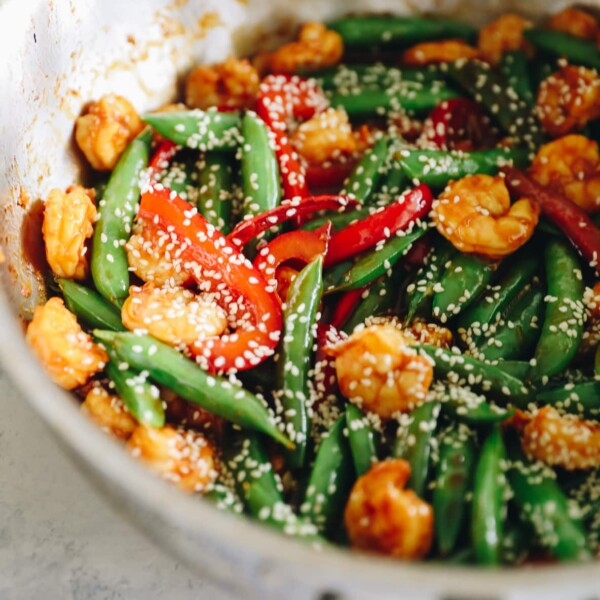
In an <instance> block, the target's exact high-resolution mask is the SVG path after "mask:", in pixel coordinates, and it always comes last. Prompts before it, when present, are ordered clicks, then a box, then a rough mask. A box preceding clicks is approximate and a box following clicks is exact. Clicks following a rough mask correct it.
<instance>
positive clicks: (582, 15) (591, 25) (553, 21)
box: [546, 6, 600, 41]
mask: <svg viewBox="0 0 600 600" xmlns="http://www.w3.org/2000/svg"><path fill="white" fill-rule="evenodd" d="M546 27H547V28H548V29H554V30H555V31H564V32H565V33H570V34H571V35H575V36H577V37H582V38H586V39H588V40H593V41H596V38H597V37H598V34H599V33H600V27H598V21H597V20H596V18H595V17H594V16H593V15H591V14H590V13H588V12H585V11H583V10H580V9H578V8H573V7H572V6H571V7H569V8H565V9H564V10H561V11H560V12H558V13H556V14H555V15H552V16H551V17H550V19H548V23H547V24H546Z"/></svg>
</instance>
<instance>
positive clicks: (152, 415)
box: [106, 357, 165, 427]
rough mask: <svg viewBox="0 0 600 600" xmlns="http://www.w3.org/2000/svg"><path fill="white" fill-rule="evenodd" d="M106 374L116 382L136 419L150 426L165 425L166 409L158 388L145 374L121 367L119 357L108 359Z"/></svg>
mask: <svg viewBox="0 0 600 600" xmlns="http://www.w3.org/2000/svg"><path fill="white" fill-rule="evenodd" d="M115 358H116V357H115ZM106 374H107V375H108V377H109V379H110V380H111V381H112V382H113V383H114V384H115V389H116V390H117V393H118V394H119V397H120V398H121V400H123V404H124V405H125V406H126V407H127V410H128V411H129V412H130V413H131V414H132V415H133V417H134V418H135V419H136V421H138V422H139V423H144V424H145V425H149V426H150V427H163V426H164V424H165V410H164V408H163V405H162V401H161V399H160V394H159V391H158V388H156V387H155V386H154V385H152V384H151V383H150V382H149V381H147V379H146V377H145V376H143V375H141V374H140V373H136V372H135V371H132V370H131V369H121V365H120V364H119V362H118V359H117V360H115V361H113V360H112V359H111V360H109V361H108V363H107V365H106Z"/></svg>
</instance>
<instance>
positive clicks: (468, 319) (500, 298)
mask: <svg viewBox="0 0 600 600" xmlns="http://www.w3.org/2000/svg"><path fill="white" fill-rule="evenodd" d="M509 261H510V262H509V263H508V264H507V263H504V264H503V266H504V265H506V267H507V268H506V269H505V270H504V272H503V273H502V274H501V276H500V278H499V280H498V281H497V282H496V283H492V284H490V285H488V287H487V289H486V291H485V293H484V294H483V295H482V296H481V298H479V299H478V300H477V302H474V303H473V304H471V306H469V308H467V310H465V311H463V312H462V314H461V315H460V316H459V317H458V320H457V323H456V327H457V329H458V331H459V332H461V329H462V330H465V334H466V336H463V337H468V338H469V339H470V340H472V341H473V342H476V341H477V340H479V339H480V338H481V336H482V335H484V334H485V332H486V331H487V330H488V329H489V327H490V325H491V324H492V323H493V322H494V320H495V319H496V317H497V316H498V315H499V314H501V313H502V311H503V310H504V309H505V308H507V307H508V305H509V304H510V303H511V302H512V301H513V300H514V299H515V298H516V296H517V295H518V293H519V292H520V291H521V290H522V289H523V287H524V286H525V285H527V284H528V283H530V282H531V280H532V279H533V276H534V275H535V272H536V270H537V266H538V257H537V255H536V253H535V252H532V251H531V248H530V247H527V248H526V250H523V251H521V252H517V253H516V254H515V255H514V258H511V259H509ZM501 269H502V267H501Z"/></svg>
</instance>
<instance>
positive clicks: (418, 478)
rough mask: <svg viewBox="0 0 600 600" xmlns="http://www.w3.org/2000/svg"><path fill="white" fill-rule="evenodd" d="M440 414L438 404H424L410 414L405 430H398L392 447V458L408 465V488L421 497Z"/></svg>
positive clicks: (425, 483) (423, 491) (427, 474)
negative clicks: (404, 461) (401, 460)
mask: <svg viewBox="0 0 600 600" xmlns="http://www.w3.org/2000/svg"><path fill="white" fill-rule="evenodd" d="M439 414H440V403H439V402H424V403H423V404H421V405H420V406H417V408H415V409H414V410H413V411H412V412H411V413H410V423H409V425H408V427H407V428H406V430H404V428H400V429H399V430H398V435H397V436H396V440H395V441H394V444H393V447H392V456H394V457H395V458H403V459H405V460H406V461H408V463H409V464H410V470H411V471H410V479H409V481H408V487H409V488H412V489H413V490H414V491H415V493H416V494H417V496H423V495H424V493H425V486H426V485H427V479H428V477H429V470H430V466H431V446H432V439H433V437H434V435H435V430H436V428H437V422H438V416H439Z"/></svg>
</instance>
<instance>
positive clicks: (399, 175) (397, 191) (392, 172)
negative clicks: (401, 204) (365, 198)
mask: <svg viewBox="0 0 600 600" xmlns="http://www.w3.org/2000/svg"><path fill="white" fill-rule="evenodd" d="M388 163H389V164H388V166H387V167H386V169H387V172H386V174H385V176H384V177H382V179H381V181H380V186H379V188H378V189H377V190H376V191H375V193H374V194H373V197H372V199H371V202H370V204H373V205H374V206H387V205H388V204H389V203H390V202H392V201H393V200H394V199H395V198H397V197H398V196H399V195H401V194H402V193H403V192H404V191H405V190H406V189H407V187H408V186H409V181H408V179H407V177H406V175H405V174H404V171H403V170H402V168H401V167H400V163H398V161H396V160H388Z"/></svg>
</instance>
